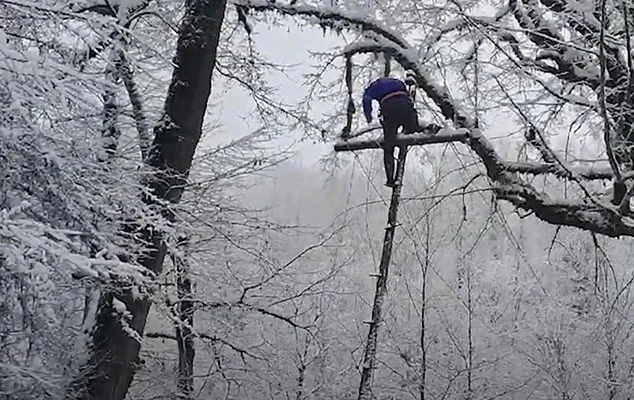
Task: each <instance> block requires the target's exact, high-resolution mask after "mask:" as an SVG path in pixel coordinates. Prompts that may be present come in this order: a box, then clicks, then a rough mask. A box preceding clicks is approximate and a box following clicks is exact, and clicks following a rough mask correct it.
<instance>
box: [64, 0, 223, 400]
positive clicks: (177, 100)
mask: <svg viewBox="0 0 634 400" xmlns="http://www.w3.org/2000/svg"><path fill="white" fill-rule="evenodd" d="M185 4H186V12H185V17H184V20H183V23H182V27H181V31H180V34H179V38H178V45H177V49H176V57H175V60H174V61H175V65H176V67H175V69H174V72H173V75H172V81H171V83H170V86H169V90H168V94H167V99H166V101H165V109H164V113H163V117H162V119H161V122H160V123H159V124H158V125H157V126H156V128H155V130H154V133H155V138H154V142H153V147H152V149H151V151H150V154H149V157H148V161H147V162H148V164H149V165H150V166H151V167H154V168H155V169H156V170H157V172H156V173H155V174H154V176H153V177H152V178H150V179H149V180H148V181H147V182H146V184H147V186H148V188H149V189H150V190H151V192H152V195H153V196H154V198H156V199H159V200H166V201H169V202H174V203H176V202H178V201H180V198H181V196H182V193H183V190H184V187H185V183H186V180H187V176H188V174H189V168H190V167H191V163H192V158H193V155H194V152H195V150H196V146H197V144H198V141H199V139H200V134H201V128H202V124H203V119H204V114H205V110H206V108H207V101H208V99H209V94H210V91H211V75H212V71H213V69H214V67H215V63H216V50H217V47H218V40H219V38H220V29H221V26H222V21H223V17H224V13H225V9H226V0H187V1H186V3H185ZM145 200H146V201H147V202H148V203H153V202H154V200H153V199H151V198H149V197H148V198H147V199H145ZM164 214H165V216H166V217H167V218H170V217H171V216H170V215H169V213H168V212H167V210H164ZM140 236H141V238H142V239H143V240H145V241H147V243H149V251H148V252H147V253H146V254H144V256H143V258H142V259H141V260H140V262H141V263H142V264H143V265H144V266H145V267H146V268H147V269H148V270H150V271H152V272H154V273H156V274H159V273H160V272H161V270H162V267H163V260H164V258H165V253H166V247H165V244H164V242H163V240H162V237H161V234H160V232H158V230H155V229H145V228H144V229H141V232H140ZM114 285H115V287H114V288H111V289H112V290H107V291H104V295H103V297H102V298H101V301H100V304H101V307H100V311H99V315H98V316H97V323H96V326H95V330H94V333H93V349H92V354H91V359H90V361H89V363H88V365H87V367H86V368H85V369H84V371H83V372H84V374H85V376H84V379H83V380H82V382H81V387H80V386H77V385H76V389H81V391H80V393H81V394H80V396H79V397H80V398H82V399H98V400H123V399H124V398H125V396H126V393H127V391H128V388H129V386H130V383H131V382H132V378H133V376H134V373H135V369H136V366H137V364H138V361H139V349H140V340H141V339H140V338H141V337H142V335H143V330H144V328H145V323H146V319H147V316H148V312H149V310H150V305H151V301H150V300H149V299H148V298H146V297H142V298H139V297H135V296H133V295H132V293H131V292H130V291H129V290H127V289H126V288H122V287H116V283H114ZM123 305H125V307H126V309H127V312H126V314H127V317H125V318H124V316H123V313H122V311H123V309H122V306H123Z"/></svg>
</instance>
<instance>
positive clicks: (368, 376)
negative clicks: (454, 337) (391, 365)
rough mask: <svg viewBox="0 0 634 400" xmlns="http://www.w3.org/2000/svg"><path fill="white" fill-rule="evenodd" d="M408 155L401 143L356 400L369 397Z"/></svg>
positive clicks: (363, 399)
mask: <svg viewBox="0 0 634 400" xmlns="http://www.w3.org/2000/svg"><path fill="white" fill-rule="evenodd" d="M406 156H407V147H405V146H404V147H402V148H401V149H400V150H399V153H398V165H397V167H396V182H398V183H397V185H396V186H394V188H393V189H392V198H391V200H390V208H389V211H388V216H387V226H386V227H385V236H384V238H383V251H382V253H381V262H380V264H379V273H378V275H377V277H376V278H377V281H376V292H375V294H374V303H373V305H372V319H371V320H370V321H369V322H368V324H369V325H370V328H369V330H368V339H367V341H366V344H365V351H364V353H363V366H362V370H361V382H360V383H359V397H358V399H359V400H369V399H370V398H372V388H371V383H372V382H371V381H372V371H373V370H374V368H375V367H374V364H375V362H376V345H377V339H378V333H379V325H380V324H381V322H382V321H381V318H382V316H381V315H382V313H383V301H384V298H385V293H386V292H387V278H388V272H389V268H390V259H391V258H392V244H393V243H394V231H395V230H396V215H397V212H398V204H399V201H400V197H401V186H402V182H403V173H404V172H405V159H406Z"/></svg>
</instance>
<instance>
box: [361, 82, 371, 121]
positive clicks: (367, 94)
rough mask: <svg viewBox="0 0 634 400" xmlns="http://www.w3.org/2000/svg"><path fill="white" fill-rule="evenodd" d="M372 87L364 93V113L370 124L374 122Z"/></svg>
mask: <svg viewBox="0 0 634 400" xmlns="http://www.w3.org/2000/svg"><path fill="white" fill-rule="evenodd" d="M371 89H372V86H370V87H368V88H367V89H366V90H365V92H364V93H363V113H364V114H365V120H366V121H368V124H369V123H370V122H372V98H373V96H372V90H371Z"/></svg>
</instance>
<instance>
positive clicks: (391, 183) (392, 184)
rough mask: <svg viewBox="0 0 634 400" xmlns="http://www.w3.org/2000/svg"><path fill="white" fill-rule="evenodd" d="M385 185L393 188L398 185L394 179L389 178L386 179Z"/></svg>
mask: <svg viewBox="0 0 634 400" xmlns="http://www.w3.org/2000/svg"><path fill="white" fill-rule="evenodd" d="M385 186H387V187H389V188H393V187H394V186H396V183H395V182H394V181H390V180H387V181H385Z"/></svg>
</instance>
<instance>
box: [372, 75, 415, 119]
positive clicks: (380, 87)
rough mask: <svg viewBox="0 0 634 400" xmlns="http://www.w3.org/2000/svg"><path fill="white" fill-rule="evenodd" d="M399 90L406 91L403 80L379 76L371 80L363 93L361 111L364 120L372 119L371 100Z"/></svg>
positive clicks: (379, 99)
mask: <svg viewBox="0 0 634 400" xmlns="http://www.w3.org/2000/svg"><path fill="white" fill-rule="evenodd" d="M400 91H403V92H407V88H406V87H405V83H403V81H400V80H398V79H395V78H379V79H377V80H375V81H374V82H372V83H371V84H370V86H368V87H367V88H366V89H365V92H364V93H363V113H364V114H365V118H366V120H368V121H371V120H372V100H376V101H381V99H382V98H383V96H385V95H387V94H390V93H393V92H400Z"/></svg>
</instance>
